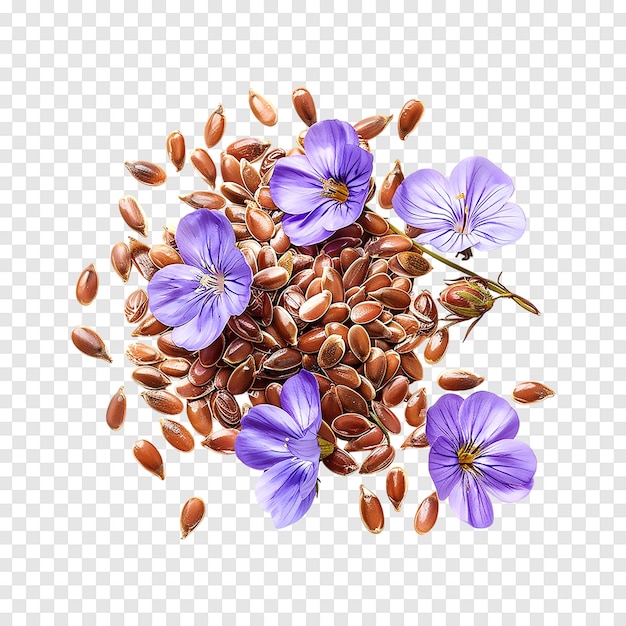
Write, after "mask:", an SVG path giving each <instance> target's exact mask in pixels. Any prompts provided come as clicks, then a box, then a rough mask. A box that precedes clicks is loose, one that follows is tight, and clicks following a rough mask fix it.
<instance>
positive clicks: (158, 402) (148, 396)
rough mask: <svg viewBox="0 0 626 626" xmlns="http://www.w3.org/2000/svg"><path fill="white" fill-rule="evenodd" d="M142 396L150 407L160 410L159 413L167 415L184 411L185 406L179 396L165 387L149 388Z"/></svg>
mask: <svg viewBox="0 0 626 626" xmlns="http://www.w3.org/2000/svg"><path fill="white" fill-rule="evenodd" d="M141 397H142V398H143V399H144V400H145V402H146V404H147V405H148V406H149V407H150V408H152V409H154V410H155V411H159V413H165V414H166V415H177V414H178V413H182V411H183V408H184V407H183V403H182V402H181V401H180V399H179V398H177V397H176V396H175V395H174V394H173V393H170V392H169V391H165V390H164V389H154V390H152V389H149V390H147V391H143V392H142V393H141Z"/></svg>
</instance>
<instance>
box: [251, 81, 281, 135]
mask: <svg viewBox="0 0 626 626" xmlns="http://www.w3.org/2000/svg"><path fill="white" fill-rule="evenodd" d="M248 103H249V105H250V110H251V111H252V114H253V115H254V117H256V118H257V120H259V122H261V124H263V126H275V125H276V122H277V121H278V113H277V112H276V109H275V108H274V106H273V105H272V104H271V103H270V102H269V101H268V100H267V99H266V98H264V97H263V96H262V95H261V94H258V93H257V92H256V91H252V89H250V91H249V94H248Z"/></svg>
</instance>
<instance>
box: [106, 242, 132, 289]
mask: <svg viewBox="0 0 626 626" xmlns="http://www.w3.org/2000/svg"><path fill="white" fill-rule="evenodd" d="M111 265H112V267H113V269H114V270H115V273H116V274H117V275H118V276H119V277H120V278H121V279H122V280H123V281H124V282H126V281H127V280H128V278H129V276H130V270H131V268H132V262H131V258H130V250H129V248H128V246H127V245H126V244H125V243H124V242H123V241H120V242H118V243H116V244H115V245H114V246H113V248H111Z"/></svg>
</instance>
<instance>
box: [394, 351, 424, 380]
mask: <svg viewBox="0 0 626 626" xmlns="http://www.w3.org/2000/svg"><path fill="white" fill-rule="evenodd" d="M400 367H401V368H402V371H403V372H404V373H405V374H406V375H407V376H408V377H409V378H410V379H411V380H422V378H424V368H423V366H422V362H421V361H420V360H419V358H418V357H417V355H415V354H414V353H413V352H407V353H405V354H401V355H400Z"/></svg>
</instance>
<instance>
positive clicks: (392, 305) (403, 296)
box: [369, 287, 411, 311]
mask: <svg viewBox="0 0 626 626" xmlns="http://www.w3.org/2000/svg"><path fill="white" fill-rule="evenodd" d="M369 295H370V297H371V298H374V299H375V300H377V301H378V302H380V303H381V304H382V305H383V306H386V307H387V308H389V309H393V310H396V311H404V310H405V309H407V308H408V307H409V305H410V304H411V296H410V295H409V294H408V293H407V292H406V291H402V290H401V289H396V288H394V287H384V288H383V289H377V290H376V291H372V292H370V294H369Z"/></svg>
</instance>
